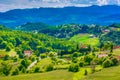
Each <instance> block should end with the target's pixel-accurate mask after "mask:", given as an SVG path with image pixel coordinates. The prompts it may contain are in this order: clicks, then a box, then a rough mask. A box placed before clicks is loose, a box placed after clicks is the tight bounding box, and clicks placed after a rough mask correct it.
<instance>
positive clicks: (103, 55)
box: [98, 54, 108, 58]
mask: <svg viewBox="0 0 120 80" xmlns="http://www.w3.org/2000/svg"><path fill="white" fill-rule="evenodd" d="M107 56H108V54H98V58H102V57H107Z"/></svg>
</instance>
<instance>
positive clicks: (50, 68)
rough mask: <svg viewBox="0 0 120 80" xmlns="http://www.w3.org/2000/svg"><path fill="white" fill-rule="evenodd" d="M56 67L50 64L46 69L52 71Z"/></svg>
mask: <svg viewBox="0 0 120 80" xmlns="http://www.w3.org/2000/svg"><path fill="white" fill-rule="evenodd" d="M53 69H54V66H53V64H49V65H47V66H46V71H52V70H53Z"/></svg>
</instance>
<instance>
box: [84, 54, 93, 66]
mask: <svg viewBox="0 0 120 80" xmlns="http://www.w3.org/2000/svg"><path fill="white" fill-rule="evenodd" d="M92 60H93V56H92V55H86V56H84V61H85V62H87V63H88V64H90V62H91V61H92Z"/></svg>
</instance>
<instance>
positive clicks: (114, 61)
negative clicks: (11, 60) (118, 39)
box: [111, 58, 119, 66]
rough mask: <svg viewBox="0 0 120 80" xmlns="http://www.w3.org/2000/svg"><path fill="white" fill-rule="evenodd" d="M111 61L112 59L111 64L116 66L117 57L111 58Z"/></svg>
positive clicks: (117, 62)
mask: <svg viewBox="0 0 120 80" xmlns="http://www.w3.org/2000/svg"><path fill="white" fill-rule="evenodd" d="M111 61H112V65H113V66H116V65H118V64H119V61H118V59H117V58H112V59H111Z"/></svg>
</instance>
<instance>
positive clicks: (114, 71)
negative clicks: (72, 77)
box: [82, 66, 120, 80]
mask: <svg viewBox="0 0 120 80" xmlns="http://www.w3.org/2000/svg"><path fill="white" fill-rule="evenodd" d="M82 80H120V66H116V67H111V68H105V69H103V70H101V71H99V72H95V73H94V74H90V75H88V76H86V77H85V78H84V79H82Z"/></svg>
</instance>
